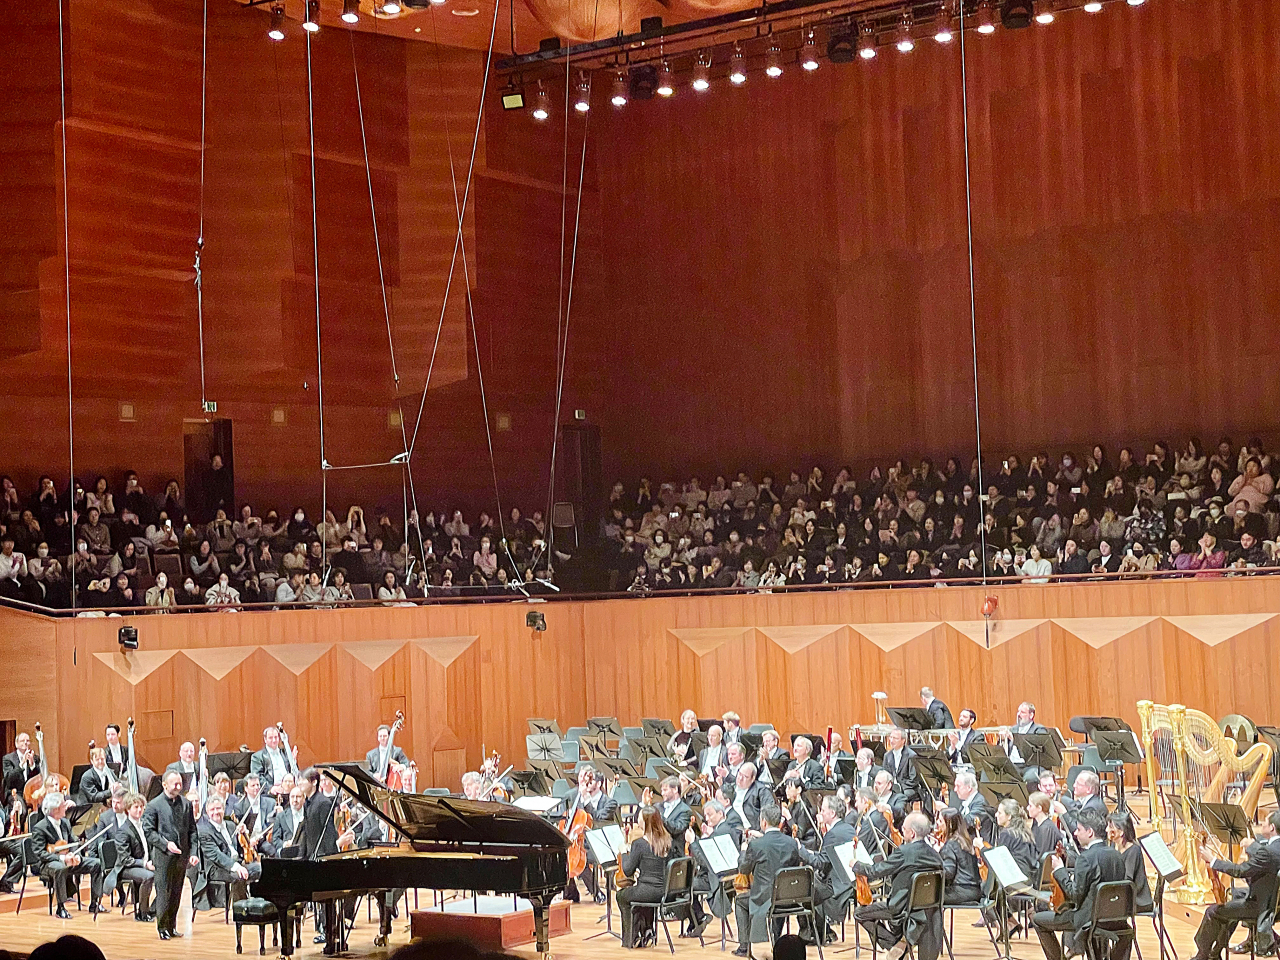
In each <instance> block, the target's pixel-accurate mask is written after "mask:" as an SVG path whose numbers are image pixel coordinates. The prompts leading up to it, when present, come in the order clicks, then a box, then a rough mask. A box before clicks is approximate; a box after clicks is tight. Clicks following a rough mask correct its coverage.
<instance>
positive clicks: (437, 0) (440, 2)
mask: <svg viewBox="0 0 1280 960" xmlns="http://www.w3.org/2000/svg"><path fill="white" fill-rule="evenodd" d="M431 2H432V3H434V4H435V5H436V6H437V7H440V6H444V4H445V2H446V0H431Z"/></svg>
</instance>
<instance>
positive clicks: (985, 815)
mask: <svg viewBox="0 0 1280 960" xmlns="http://www.w3.org/2000/svg"><path fill="white" fill-rule="evenodd" d="M958 800H959V798H958V797H956V796H955V795H954V794H953V795H952V798H951V805H952V806H953V807H955V808H956V809H957V810H959V811H960V814H961V816H963V817H964V819H965V822H966V823H967V824H968V825H969V829H970V830H972V829H973V818H974V817H978V818H979V825H978V831H979V833H981V834H982V838H983V839H984V840H986V841H987V842H988V843H990V842H991V841H992V839H994V837H995V823H996V814H995V811H994V810H992V809H991V804H989V803H987V798H986V797H984V796H983V795H982V794H980V793H974V795H973V796H972V797H970V798H969V800H968V802H967V803H964V802H957V801H958Z"/></svg>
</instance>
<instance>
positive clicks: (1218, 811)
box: [1196, 800, 1253, 887]
mask: <svg viewBox="0 0 1280 960" xmlns="http://www.w3.org/2000/svg"><path fill="white" fill-rule="evenodd" d="M1196 818H1197V819H1198V820H1199V821H1200V822H1201V823H1203V824H1204V825H1205V828H1206V829H1207V830H1208V831H1209V832H1210V833H1212V834H1213V835H1214V836H1215V837H1217V838H1218V839H1219V840H1222V841H1223V842H1224V843H1226V845H1227V858H1228V859H1229V860H1232V861H1234V860H1235V858H1236V847H1238V846H1239V845H1240V842H1241V841H1242V840H1244V838H1245V837H1251V836H1253V829H1252V828H1251V827H1250V825H1249V820H1248V818H1247V817H1245V815H1244V807H1242V806H1240V805H1239V804H1235V803H1209V802H1208V801H1205V800H1201V801H1200V802H1199V803H1198V804H1196ZM1231 885H1232V886H1233V887H1234V886H1235V878H1234V877H1232V878H1231Z"/></svg>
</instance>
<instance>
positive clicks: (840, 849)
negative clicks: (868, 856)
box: [832, 840, 866, 883]
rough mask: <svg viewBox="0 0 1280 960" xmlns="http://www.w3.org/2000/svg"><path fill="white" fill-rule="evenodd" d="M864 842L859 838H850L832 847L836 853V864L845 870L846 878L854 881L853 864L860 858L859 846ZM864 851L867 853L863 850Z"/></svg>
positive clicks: (851, 881)
mask: <svg viewBox="0 0 1280 960" xmlns="http://www.w3.org/2000/svg"><path fill="white" fill-rule="evenodd" d="M861 846H862V843H861V842H860V841H858V840H850V841H849V842H848V843H842V844H839V845H838V846H836V847H834V848H832V849H833V852H834V853H835V855H836V864H837V865H838V866H839V867H840V869H841V870H842V871H844V879H845V880H848V881H849V882H850V883H853V865H854V863H855V862H856V861H857V859H858V848H859V847H861ZM863 853H866V851H865V850H863Z"/></svg>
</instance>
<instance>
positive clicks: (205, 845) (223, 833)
mask: <svg viewBox="0 0 1280 960" xmlns="http://www.w3.org/2000/svg"><path fill="white" fill-rule="evenodd" d="M198 833H199V838H200V853H201V857H202V859H203V860H204V867H205V873H206V875H207V876H208V878H209V880H211V881H213V882H215V883H229V884H231V894H230V895H231V899H232V901H233V902H234V901H236V900H244V899H245V898H247V897H248V895H249V887H248V884H249V881H251V880H257V879H258V878H260V877H261V876H262V863H261V861H255V862H254V863H244V862H243V861H242V858H241V850H240V844H239V842H238V841H237V840H236V838H235V837H234V836H233V833H232V829H231V827H230V826H228V824H227V820H226V806H225V802H224V801H223V799H222V797H220V796H217V795H216V794H215V795H214V796H212V797H210V798H209V801H208V803H206V804H205V810H204V818H203V819H202V820H201V821H200V823H199V827H198Z"/></svg>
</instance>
